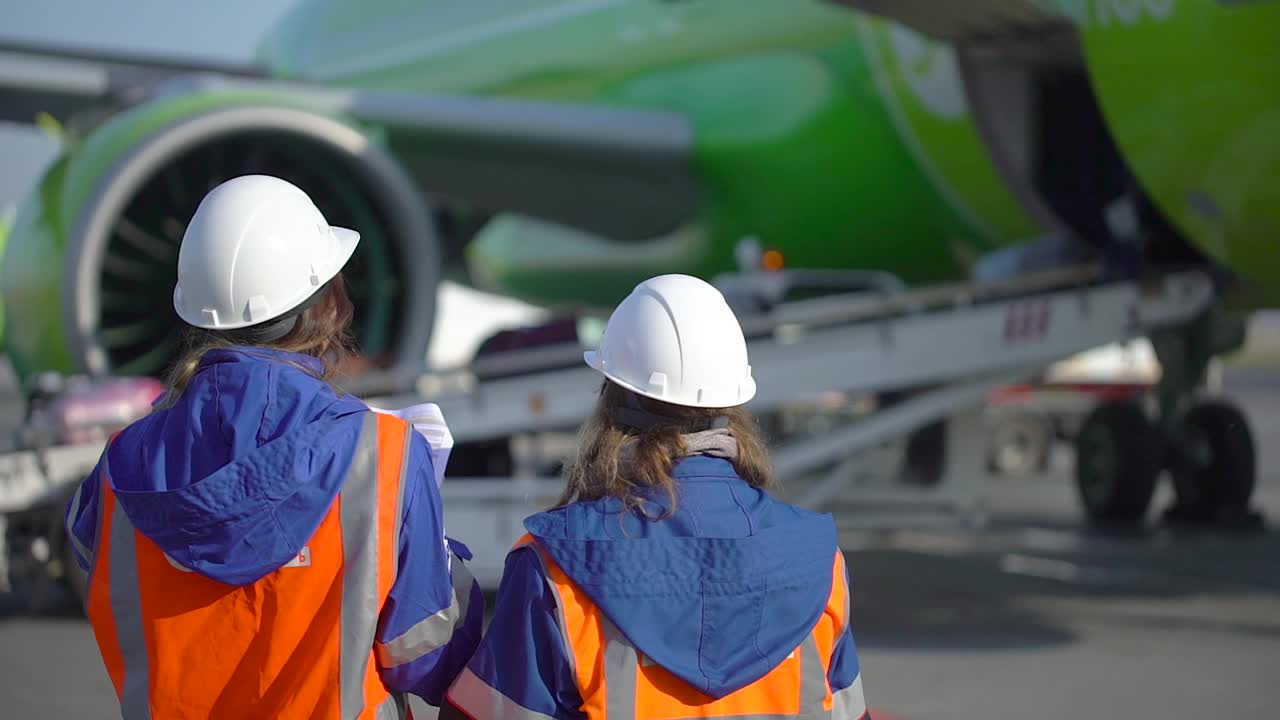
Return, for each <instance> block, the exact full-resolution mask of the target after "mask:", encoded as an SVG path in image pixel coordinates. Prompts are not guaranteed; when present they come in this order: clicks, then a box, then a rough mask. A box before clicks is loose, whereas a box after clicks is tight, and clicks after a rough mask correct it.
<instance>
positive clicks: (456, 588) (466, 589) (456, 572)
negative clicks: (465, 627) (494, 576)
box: [445, 550, 476, 642]
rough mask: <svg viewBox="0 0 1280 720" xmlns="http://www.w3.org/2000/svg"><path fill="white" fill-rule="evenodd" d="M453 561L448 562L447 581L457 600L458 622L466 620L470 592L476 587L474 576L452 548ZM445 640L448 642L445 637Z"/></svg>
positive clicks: (469, 607) (469, 606)
mask: <svg viewBox="0 0 1280 720" xmlns="http://www.w3.org/2000/svg"><path fill="white" fill-rule="evenodd" d="M449 554H450V555H451V556H453V562H451V563H449V568H450V569H449V581H450V582H451V583H452V584H453V596H454V598H456V599H457V602H458V623H465V622H466V621H467V613H468V612H469V611H470V610H471V592H472V590H474V589H475V587H476V578H475V576H474V575H472V574H471V571H470V570H468V569H467V565H466V563H465V562H463V560H462V558H460V557H458V555H457V553H455V552H453V551H452V550H450V551H449ZM445 642H448V639H447V638H446V640H445Z"/></svg>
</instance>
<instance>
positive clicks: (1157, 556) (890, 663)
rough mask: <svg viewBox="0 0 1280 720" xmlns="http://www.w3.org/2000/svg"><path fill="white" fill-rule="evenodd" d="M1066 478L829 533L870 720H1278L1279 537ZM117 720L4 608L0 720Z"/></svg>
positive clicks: (1256, 395) (61, 643)
mask: <svg viewBox="0 0 1280 720" xmlns="http://www.w3.org/2000/svg"><path fill="white" fill-rule="evenodd" d="M1227 387H1228V389H1229V390H1230V391H1232V392H1233V393H1234V394H1235V397H1236V398H1237V399H1239V400H1241V402H1242V404H1243V406H1244V407H1245V409H1246V411H1247V412H1248V414H1249V415H1250V417H1251V420H1252V425H1253V431H1254V434H1255V440H1256V442H1257V445H1258V447H1259V448H1260V453H1261V454H1260V460H1259V467H1260V476H1259V487H1258V491H1257V493H1256V505H1257V507H1258V508H1259V509H1260V510H1262V511H1263V512H1264V513H1265V515H1266V516H1267V518H1268V519H1269V521H1270V522H1271V523H1272V524H1280V373H1276V372H1265V371H1262V372H1250V373H1238V374H1236V375H1229V376H1228V378H1227ZM1070 478H1071V462H1070V457H1069V455H1068V454H1067V453H1066V452H1065V451H1063V452H1059V453H1058V455H1057V456H1056V457H1055V459H1054V462H1053V464H1052V467H1051V469H1050V471H1049V473H1048V474H1046V475H1045V476H1043V477H1040V478H1036V479H1032V480H1028V481H994V483H995V484H994V485H993V486H992V487H993V490H994V492H993V496H992V497H993V500H992V511H993V512H992V516H991V521H990V524H989V525H988V526H987V527H986V528H985V529H983V530H981V531H976V532H974V531H966V530H960V529H953V530H930V531H909V532H898V533H890V534H887V535H886V534H882V533H877V534H867V533H861V532H849V533H846V534H844V536H842V545H843V546H844V547H845V548H846V550H847V557H848V562H849V566H850V569H851V573H852V576H853V586H854V590H853V598H852V615H853V620H852V621H853V624H854V631H855V634H856V637H857V640H858V642H859V647H860V654H861V659H862V668H863V677H864V683H865V687H866V693H867V698H868V701H869V703H870V705H871V706H872V707H873V708H877V709H881V710H882V711H884V714H883V715H881V716H880V717H881V718H886V717H888V716H890V715H891V716H892V717H893V718H895V719H899V718H900V719H906V720H934V719H941V718H948V719H950V718H975V719H984V720H1004V719H1010V720H1013V719H1017V720H1024V719H1027V720H1029V719H1035V718H1046V719H1047V718H1072V719H1079V718H1098V719H1102V720H1111V719H1115V720H1129V719H1136V718H1160V719H1161V720H1177V719H1182V718H1186V719H1188V720H1190V719H1192V718H1195V719H1197V720H1200V719H1202V718H1205V717H1231V718H1260V719H1270V718H1275V717H1278V716H1280V711H1278V710H1277V707H1280V682H1277V681H1278V680H1280V532H1278V531H1276V530H1274V529H1270V528H1268V529H1264V530H1262V531H1260V532H1254V533H1233V532H1225V531H1196V532H1190V531H1171V530H1167V529H1162V528H1159V527H1157V526H1154V525H1153V526H1152V527H1151V528H1149V529H1147V530H1145V531H1142V532H1138V533H1131V534H1128V535H1114V534H1108V533H1105V532H1102V531H1098V530H1094V529H1090V528H1089V527H1088V526H1087V525H1085V524H1083V523H1082V522H1081V519H1080V514H1079V510H1078V503H1077V500H1076V496H1075V490H1074V487H1073V486H1072V484H1071V481H1070ZM1169 497H1170V496H1169V492H1168V490H1167V488H1164V489H1162V491H1161V493H1160V494H1159V495H1158V497H1157V499H1156V502H1155V503H1154V507H1153V513H1152V516H1153V517H1154V516H1155V515H1156V512H1155V511H1156V510H1158V509H1159V508H1162V507H1163V506H1164V505H1165V504H1166V503H1167V502H1168V501H1169ZM193 672H198V669H194V668H193ZM418 707H419V708H420V710H425V708H424V707H422V706H418ZM433 714H434V713H432V712H430V711H426V712H420V713H419V714H418V716H419V717H423V716H426V717H431V716H432V715H433ZM112 717H119V711H118V709H117V704H116V701H115V697H114V694H113V693H112V691H111V687H110V685H109V683H108V680H107V676H106V673H105V671H104V670H103V668H102V664H101V660H100V658H99V655H98V651H97V648H96V646H95V645H94V642H93V636H92V634H91V632H90V629H89V627H88V625H87V624H86V622H85V621H84V619H83V617H81V616H80V615H79V614H78V613H77V612H76V611H75V609H74V607H72V608H70V609H69V610H68V611H67V612H65V613H63V614H62V615H60V616H46V617H31V616H27V615H24V614H22V613H21V612H18V611H15V610H14V609H13V608H12V607H10V608H9V610H8V612H6V611H5V610H4V609H3V608H0V718H5V719H6V720H7V719H13V720H18V719H25V718H37V719H41V720H43V719H45V718H112Z"/></svg>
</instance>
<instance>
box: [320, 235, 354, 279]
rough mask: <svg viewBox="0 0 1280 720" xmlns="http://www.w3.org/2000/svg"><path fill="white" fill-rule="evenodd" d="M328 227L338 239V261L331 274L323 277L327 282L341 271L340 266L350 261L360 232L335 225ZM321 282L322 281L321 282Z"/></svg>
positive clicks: (342, 266)
mask: <svg viewBox="0 0 1280 720" xmlns="http://www.w3.org/2000/svg"><path fill="white" fill-rule="evenodd" d="M329 229H330V230H332V231H333V236H334V237H336V238H337V239H338V262H337V267H335V268H334V269H333V274H331V275H330V276H329V277H327V278H325V279H324V282H329V281H330V280H332V279H333V276H334V275H337V274H338V273H340V272H342V268H344V267H346V266H347V263H348V262H350V261H351V256H352V255H354V254H355V252H356V246H357V245H359V244H360V233H358V232H356V231H355V230H351V229H348V228H344V227H338V226H337V225H330V226H329ZM321 284H323V283H321Z"/></svg>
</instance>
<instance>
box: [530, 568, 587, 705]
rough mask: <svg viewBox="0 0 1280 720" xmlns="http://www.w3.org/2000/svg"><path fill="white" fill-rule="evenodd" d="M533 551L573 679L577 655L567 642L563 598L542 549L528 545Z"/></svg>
mask: <svg viewBox="0 0 1280 720" xmlns="http://www.w3.org/2000/svg"><path fill="white" fill-rule="evenodd" d="M528 547H529V548H530V550H531V551H532V552H533V556H534V557H535V558H537V559H538V566H539V567H541V568H542V579H543V582H545V583H546V584H547V589H549V590H550V591H551V596H552V597H553V598H555V601H556V625H557V626H559V628H560V640H561V641H562V642H564V654H565V657H567V658H569V672H570V674H571V675H572V676H573V679H574V681H575V682H576V681H577V679H578V656H577V655H576V654H575V653H574V652H573V643H571V642H569V628H568V627H567V626H566V623H565V619H564V598H562V597H560V587H559V586H558V585H556V583H555V581H554V580H552V579H551V572H550V571H549V570H548V568H547V563H546V562H545V561H544V560H543V559H542V550H540V549H538V548H537V547H536V546H534V545H532V544H531V545H529V546H528Z"/></svg>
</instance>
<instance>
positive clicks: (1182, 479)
mask: <svg viewBox="0 0 1280 720" xmlns="http://www.w3.org/2000/svg"><path fill="white" fill-rule="evenodd" d="M1182 423H1183V430H1184V432H1185V434H1186V435H1185V437H1186V438H1187V441H1186V444H1187V445H1188V446H1189V447H1187V448H1186V450H1187V452H1188V453H1190V454H1191V455H1192V457H1185V458H1183V459H1182V461H1181V462H1179V463H1178V465H1177V467H1176V468H1175V469H1174V471H1173V487H1174V490H1175V492H1176V493H1177V505H1176V514H1177V515H1178V517H1179V518H1180V519H1184V520H1200V521H1209V520H1212V519H1214V518H1216V517H1218V516H1219V515H1220V514H1221V513H1222V512H1223V511H1224V510H1225V511H1228V512H1230V511H1233V510H1238V511H1244V510H1246V509H1247V508H1248V506H1249V500H1250V498H1251V497H1252V496H1253V489H1254V485H1255V484H1256V482H1257V449H1256V446H1255V445H1254V441H1253V434H1252V432H1251V431H1250V430H1249V420H1248V418H1247V417H1245V414H1244V413H1243V412H1241V411H1240V409H1238V408H1237V407H1236V406H1234V405H1231V404H1229V403H1226V402H1222V401H1219V400H1213V401H1208V402H1203V403H1200V404H1198V405H1195V406H1194V407H1192V408H1191V410H1189V411H1188V412H1187V414H1186V416H1184V417H1183V420H1182ZM1206 451H1207V452H1206ZM1198 452H1206V456H1205V457H1203V458H1202V459H1199V460H1197V458H1195V457H1194V456H1195V454H1197V453H1198Z"/></svg>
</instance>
